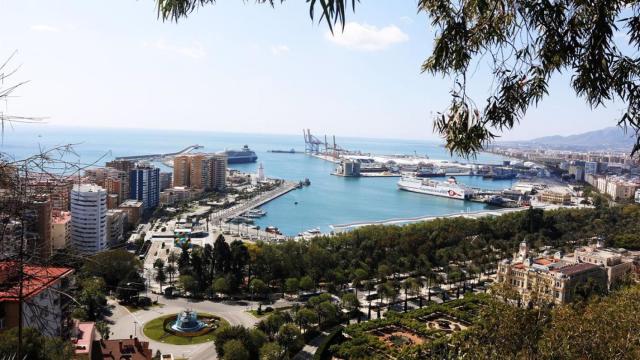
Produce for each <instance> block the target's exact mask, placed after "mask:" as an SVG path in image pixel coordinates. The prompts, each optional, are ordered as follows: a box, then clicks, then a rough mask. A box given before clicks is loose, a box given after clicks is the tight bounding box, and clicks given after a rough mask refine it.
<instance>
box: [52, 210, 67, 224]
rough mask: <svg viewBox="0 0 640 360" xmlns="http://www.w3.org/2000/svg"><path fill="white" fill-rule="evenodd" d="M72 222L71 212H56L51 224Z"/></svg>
mask: <svg viewBox="0 0 640 360" xmlns="http://www.w3.org/2000/svg"><path fill="white" fill-rule="evenodd" d="M70 220H71V212H70V211H59V212H54V213H53V214H52V215H51V222H52V223H53V224H64V223H67V222H69V221H70Z"/></svg>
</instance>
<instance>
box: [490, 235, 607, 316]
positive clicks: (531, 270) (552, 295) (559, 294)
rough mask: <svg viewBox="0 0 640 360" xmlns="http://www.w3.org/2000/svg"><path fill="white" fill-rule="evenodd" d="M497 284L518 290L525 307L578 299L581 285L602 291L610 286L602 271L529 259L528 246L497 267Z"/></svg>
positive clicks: (548, 259)
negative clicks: (532, 304) (594, 287)
mask: <svg viewBox="0 0 640 360" xmlns="http://www.w3.org/2000/svg"><path fill="white" fill-rule="evenodd" d="M497 280H498V282H499V283H503V284H507V285H509V286H510V287H511V288H513V289H515V290H516V291H517V292H518V293H519V294H520V296H521V298H522V301H523V304H530V303H532V302H535V301H536V300H542V301H545V302H550V303H555V304H566V303H569V302H572V301H573V300H575V299H576V297H577V293H578V291H579V287H580V286H581V285H585V284H588V283H590V284H592V285H593V286H596V287H599V288H601V289H606V288H607V286H608V285H607V274H606V271H605V270H604V269H603V268H602V267H600V266H598V265H594V264H591V263H585V262H573V261H566V260H563V259H559V258H557V257H536V258H534V257H530V256H529V250H528V247H527V244H525V243H522V244H520V249H519V251H518V253H517V254H515V255H514V258H513V259H505V260H502V261H501V262H500V263H498V272H497Z"/></svg>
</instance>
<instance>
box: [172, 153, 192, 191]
mask: <svg viewBox="0 0 640 360" xmlns="http://www.w3.org/2000/svg"><path fill="white" fill-rule="evenodd" d="M190 179H191V160H190V158H189V155H180V156H176V157H174V158H173V186H174V187H176V186H189V185H190V183H191V182H190Z"/></svg>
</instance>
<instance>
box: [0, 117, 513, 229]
mask: <svg viewBox="0 0 640 360" xmlns="http://www.w3.org/2000/svg"><path fill="white" fill-rule="evenodd" d="M337 142H338V143H339V144H340V146H342V147H343V148H346V149H351V150H360V151H363V152H370V153H373V154H407V155H413V154H417V155H421V156H424V155H427V156H429V157H430V158H431V159H447V160H459V161H460V162H477V163H483V164H498V163H500V162H501V161H502V160H503V158H501V157H499V156H496V155H492V154H485V153H483V154H479V155H478V157H477V159H474V160H466V159H456V158H451V157H450V156H449V154H448V153H447V151H446V150H445V149H444V148H443V147H442V145H441V144H438V143H436V142H430V141H418V140H386V139H384V140H383V139H364V138H347V137H340V136H338V137H337ZM63 144H76V145H74V150H75V153H76V154H69V155H67V156H66V157H65V159H66V160H68V161H72V162H81V163H83V164H92V163H93V162H95V161H96V160H99V163H98V165H104V162H106V161H108V160H110V159H112V158H114V157H117V156H126V155H142V154H154V153H168V152H173V151H177V150H179V149H182V148H184V147H186V146H188V145H192V144H199V145H203V146H204V148H203V149H202V151H206V152H214V151H221V150H225V149H240V148H241V147H242V146H243V145H245V144H246V145H249V147H250V148H251V149H252V150H254V151H255V152H256V154H257V155H258V162H256V163H250V164H233V165H231V168H234V169H238V170H241V171H244V172H255V171H256V170H257V167H258V164H260V163H263V166H264V172H265V175H266V176H267V177H274V178H282V179H286V180H291V181H299V180H304V179H305V178H308V179H309V180H310V181H311V186H308V187H304V188H302V189H300V190H295V191H292V192H290V193H288V194H286V195H284V196H282V197H280V198H278V199H276V200H274V201H272V202H270V203H268V204H266V205H263V206H262V209H264V210H266V211H267V215H266V216H264V217H262V218H259V219H256V224H257V225H260V226H261V227H263V228H264V227H266V226H269V225H272V226H277V227H278V228H279V229H280V230H281V231H282V232H283V233H284V234H286V235H296V234H297V233H299V232H303V231H305V230H308V229H311V228H316V227H319V228H320V230H322V231H323V232H328V231H330V225H333V224H344V223H351V222H359V221H376V220H385V219H391V218H402V217H416V216H429V215H444V214H452V213H459V212H465V211H478V210H482V209H485V208H486V205H484V204H481V203H475V202H468V201H461V200H453V199H447V198H441V197H436V196H430V195H422V194H417V193H411V192H406V191H401V190H398V189H397V186H396V182H397V181H398V178H392V177H391V178H384V177H382V178H345V177H338V176H332V175H330V173H331V172H332V171H333V170H334V168H335V164H333V163H330V162H327V161H324V160H321V159H317V158H314V157H311V156H308V155H305V154H301V153H295V154H290V153H272V152H269V151H268V150H274V149H277V150H289V149H291V148H294V149H296V150H299V151H302V150H304V141H303V138H302V134H300V135H264V134H237V133H220V132H217V133H216V132H191V131H178V130H141V129H86V128H85V129H83V128H73V129H72V128H61V127H55V128H54V127H52V126H50V125H20V126H18V127H17V128H15V129H13V130H11V129H10V130H8V131H6V132H5V134H4V139H3V143H2V145H0V153H3V154H4V155H9V156H10V157H13V158H15V159H21V158H25V157H27V156H30V155H33V154H34V153H36V152H38V149H40V148H45V149H46V148H50V147H52V146H56V145H63ZM165 171H166V169H165ZM457 179H458V182H460V183H464V184H467V185H469V186H472V187H478V188H482V189H505V188H508V187H510V186H511V185H512V182H513V180H485V179H482V178H481V177H477V176H459V177H458V178H457Z"/></svg>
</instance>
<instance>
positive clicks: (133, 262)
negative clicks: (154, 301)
mask: <svg viewBox="0 0 640 360" xmlns="http://www.w3.org/2000/svg"><path fill="white" fill-rule="evenodd" d="M138 270H140V261H139V260H138V259H136V257H135V255H134V254H131V253H129V252H128V251H126V250H110V251H103V252H100V253H97V254H95V255H93V256H91V257H89V258H87V260H86V261H85V263H84V266H83V267H82V275H86V276H95V277H100V278H102V279H104V282H105V284H106V286H107V287H108V288H109V289H113V288H115V287H117V286H118V285H119V284H120V283H121V282H141V283H144V280H143V279H142V278H141V277H140V274H139V273H138Z"/></svg>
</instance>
